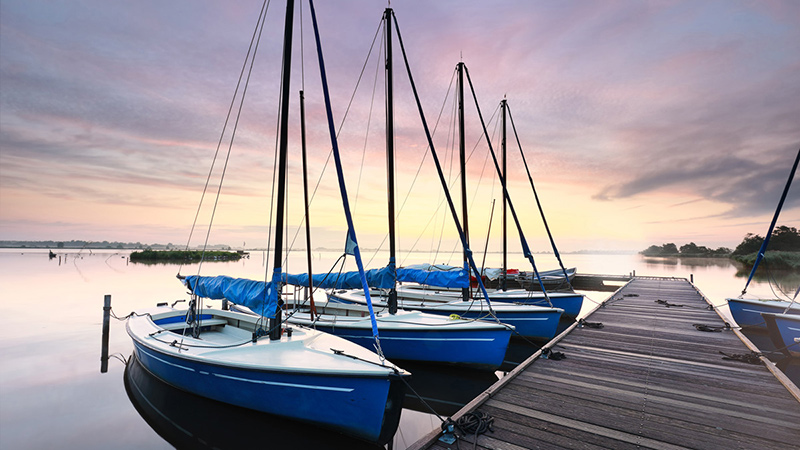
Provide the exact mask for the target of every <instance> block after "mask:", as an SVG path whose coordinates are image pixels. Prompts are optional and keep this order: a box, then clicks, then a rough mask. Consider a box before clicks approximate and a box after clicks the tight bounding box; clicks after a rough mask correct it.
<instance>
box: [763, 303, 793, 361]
mask: <svg viewBox="0 0 800 450" xmlns="http://www.w3.org/2000/svg"><path fill="white" fill-rule="evenodd" d="M761 316H762V317H763V318H764V322H765V323H766V326H767V332H768V333H769V337H770V339H771V340H772V343H773V344H775V348H777V349H779V350H780V351H782V352H783V353H784V354H785V355H787V356H800V311H798V314H769V313H761Z"/></svg>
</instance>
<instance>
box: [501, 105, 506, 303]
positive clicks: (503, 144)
mask: <svg viewBox="0 0 800 450" xmlns="http://www.w3.org/2000/svg"><path fill="white" fill-rule="evenodd" d="M506 107H507V103H506V99H503V100H502V101H501V102H500V109H502V111H503V140H502V141H501V143H500V148H501V149H502V152H503V177H505V178H506V179H508V176H507V175H506V174H507V173H508V172H507V170H506ZM506 219H507V210H506V196H505V195H503V272H502V273H501V275H500V289H501V290H503V291H505V290H506V288H507V282H506V278H508V239H507V230H508V228H506Z"/></svg>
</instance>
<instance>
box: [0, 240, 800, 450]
mask: <svg viewBox="0 0 800 450" xmlns="http://www.w3.org/2000/svg"><path fill="white" fill-rule="evenodd" d="M57 253H58V255H59V257H57V258H54V259H49V258H48V253H47V250H25V249H2V250H0V287H2V292H3V294H4V295H3V297H4V298H5V300H3V301H2V317H3V319H4V326H3V328H2V330H3V331H2V339H1V340H0V356H1V357H2V361H3V363H2V365H0V449H28V448H30V449H39V448H82V449H95V448H97V449H101V448H102V449H106V448H118V449H139V448H147V449H157V448H172V447H173V444H174V445H179V446H191V447H195V446H203V445H206V446H208V447H216V448H226V446H228V447H230V448H241V447H243V446H245V445H248V444H249V443H253V442H259V443H261V444H263V443H265V442H267V441H270V443H271V445H275V446H278V445H285V446H287V447H293V448H322V447H328V448H337V447H338V448H370V446H364V445H362V444H360V443H357V442H352V441H349V440H346V439H342V438H340V437H338V436H335V435H330V434H329V433H325V432H323V431H320V430H316V429H313V428H310V427H308V426H306V425H302V424H295V423H291V422H288V423H287V421H280V420H277V419H274V418H272V417H269V416H264V415H260V414H253V413H251V412H247V411H242V410H240V409H238V408H231V407H229V406H228V405H224V404H220V403H215V402H209V401H207V400H205V399H202V398H198V397H195V396H191V395H187V394H185V393H183V392H181V391H177V390H175V389H172V388H170V387H169V386H164V385H163V383H160V382H159V381H158V380H156V379H152V377H149V378H148V377H147V374H146V373H142V371H141V370H136V367H135V366H132V368H131V370H130V371H129V373H128V375H127V376H126V372H125V366H124V365H123V364H122V362H120V361H118V360H116V359H112V360H111V361H110V362H109V370H108V373H106V374H101V373H100V370H99V368H100V338H101V327H102V306H103V296H104V295H105V294H111V295H112V307H113V310H114V312H115V313H116V314H117V315H118V316H124V315H126V314H128V313H129V312H130V311H133V310H135V309H138V308H142V307H148V306H152V305H155V304H156V303H158V302H164V301H167V302H173V301H175V300H180V299H186V298H187V295H186V293H185V289H184V288H183V286H182V285H181V284H180V283H179V282H178V281H177V280H176V278H175V275H176V274H177V272H178V266H175V265H163V264H158V265H143V264H134V263H129V262H128V260H127V255H128V253H129V252H127V251H124V252H119V251H112V250H100V251H98V250H92V251H89V250H82V251H80V252H79V251H77V250H63V251H58V252H57ZM564 256H565V263H566V264H567V265H569V266H570V267H572V266H577V267H578V270H579V272H582V273H598V274H613V275H623V274H629V273H632V272H634V271H635V272H636V274H637V275H652V276H674V277H686V278H688V277H689V276H690V275H692V276H693V277H694V282H695V284H696V285H697V286H698V287H699V288H700V289H701V291H703V293H704V294H705V295H706V296H707V297H708V298H709V299H711V300H712V302H714V303H715V304H716V305H724V303H725V300H724V299H725V297H730V296H736V295H738V293H739V292H740V291H741V289H742V287H744V283H745V280H746V274H737V272H738V271H739V270H738V269H737V267H736V266H734V265H733V264H731V263H730V262H729V261H728V260H725V259H681V260H678V259H663V258H644V257H641V256H639V255H586V254H579V255H564ZM337 257H338V254H334V253H332V252H315V255H314V264H315V265H316V267H315V272H316V271H325V270H327V269H328V268H329V266H330V264H331V263H332V262H333V261H334V260H335V259H336V258H337ZM292 258H293V261H294V259H296V260H297V261H294V263H295V264H297V267H300V266H301V261H303V258H304V256H303V255H301V254H299V253H298V254H295V255H293V256H292ZM427 258H430V255H426V254H413V255H412V256H411V257H410V258H409V259H408V260H406V261H405V263H406V264H411V263H415V262H430V260H428V259H427ZM265 260H269V257H268V255H266V254H265V253H263V252H254V253H252V254H251V256H250V258H249V259H244V260H241V261H238V262H226V263H205V264H204V266H203V274H205V275H215V274H226V275H231V276H239V277H251V278H258V279H263V277H264V273H265V270H266V268H265V264H264V261H265ZM377 260H380V258H378V259H376V261H377ZM435 262H440V261H435ZM537 264H538V265H539V266H540V267H541V268H554V267H556V263H555V261H554V260H553V258H552V256H551V255H537ZM519 267H520V268H522V269H523V270H524V269H525V267H524V266H523V265H520V266H519ZM300 270H302V269H299V270H296V271H300ZM181 272H182V273H183V274H184V275H186V274H193V273H196V272H197V266H196V265H190V266H184V267H183V268H182V269H181ZM777 284H778V287H780V288H782V289H783V290H785V291H788V290H791V291H792V292H793V291H794V289H796V288H797V286H798V284H800V275H797V274H793V275H788V276H786V275H784V276H780V277H778V283H777ZM774 288H775V287H774V284H770V283H768V282H766V281H765V280H756V281H754V282H753V283H752V284H751V286H750V288H749V289H748V292H749V293H752V294H757V295H763V296H773V294H772V290H773V289H774ZM586 294H587V298H588V301H587V302H586V303H587V305H586V307H587V308H590V307H591V306H592V305H591V303H592V302H595V301H597V302H599V301H602V300H604V299H605V298H607V297H608V295H609V293H599V292H586ZM721 310H723V312H727V311H725V308H724V307H723V308H721ZM111 322H112V323H111V333H110V339H109V342H110V351H111V353H116V354H118V355H119V356H120V357H122V358H128V357H129V356H130V355H131V352H132V348H133V346H132V344H131V341H130V338H129V337H128V335H127V334H126V332H125V327H124V323H123V322H118V321H116V320H113V319H112V321H111ZM757 343H758V344H759V345H764V346H768V345H769V344H768V343H767V341H765V340H759V341H758V342H757ZM762 349H764V347H762ZM534 350H535V349H534V348H532V347H530V346H528V345H526V344H517V345H516V346H515V348H513V349H512V350H511V351H510V354H509V355H507V359H509V358H510V359H513V360H518V361H519V360H522V359H524V358H525V356H526V355H529V354H530V353H532V352H533V351H534ZM404 367H406V368H407V369H409V370H410V371H411V372H412V373H413V374H414V380H413V386H414V388H415V389H416V390H418V391H419V393H420V395H421V396H422V397H423V398H425V399H426V400H427V403H428V405H430V406H431V407H433V408H434V409H435V410H437V411H438V412H439V413H440V414H441V415H442V416H445V417H446V416H448V415H450V414H452V413H453V412H455V411H456V410H458V409H459V405H461V404H463V403H465V402H466V401H468V400H469V399H471V398H473V397H474V396H475V395H476V394H477V393H479V392H480V391H482V390H483V389H484V388H485V387H486V386H489V385H490V384H491V383H492V382H494V381H495V380H496V379H497V375H496V374H491V373H490V374H486V373H480V372H478V373H475V372H469V371H458V370H453V369H441V368H435V367H426V366H419V367H407V366H406V365H404ZM790 376H792V375H790ZM126 380H127V381H128V383H127V385H128V387H129V388H130V391H131V393H132V395H131V396H130V397H129V395H128V393H127V391H126ZM795 382H797V380H796V379H795ZM404 406H405V409H404V410H403V415H402V418H401V423H400V428H399V430H398V432H397V435H396V436H395V440H394V448H395V449H403V448H406V447H407V446H408V445H410V444H411V443H413V442H414V441H416V440H417V439H418V438H419V437H420V436H422V435H424V434H426V433H427V432H429V431H430V430H432V429H434V428H438V427H439V424H440V422H439V419H438V418H437V417H436V416H434V415H432V414H430V413H427V412H422V411H428V407H427V406H426V405H425V404H423V403H422V402H421V401H419V400H416V399H414V398H412V397H408V398H407V401H406V403H405V405H404ZM139 411H141V413H140V412H139ZM270 427H272V429H274V430H275V432H271V431H270ZM200 430H202V431H203V433H204V434H202V435H201V434H199V433H198V431H200ZM159 433H160V434H159ZM162 435H163V436H165V437H166V439H170V442H172V443H173V444H171V443H170V442H168V441H167V440H165V438H164V437H162ZM283 438H286V439H288V440H287V441H286V442H285V443H284V442H282V441H281V440H280V439H283Z"/></svg>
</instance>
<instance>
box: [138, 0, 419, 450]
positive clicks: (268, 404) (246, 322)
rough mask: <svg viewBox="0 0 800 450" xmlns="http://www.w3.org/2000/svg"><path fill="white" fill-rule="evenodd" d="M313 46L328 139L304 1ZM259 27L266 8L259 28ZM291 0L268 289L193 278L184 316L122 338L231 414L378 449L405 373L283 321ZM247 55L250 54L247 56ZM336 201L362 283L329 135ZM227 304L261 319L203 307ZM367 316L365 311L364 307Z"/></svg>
mask: <svg viewBox="0 0 800 450" xmlns="http://www.w3.org/2000/svg"><path fill="white" fill-rule="evenodd" d="M309 4H310V9H311V16H312V20H313V24H314V29H315V36H316V38H317V39H316V40H317V53H318V57H319V63H320V74H321V77H322V86H323V93H324V97H325V104H326V111H327V113H328V114H327V115H328V125H329V129H330V130H331V131H333V126H332V124H333V119H332V114H331V107H330V97H329V94H328V88H327V81H326V78H325V70H324V62H323V58H322V48H321V45H320V43H319V33H318V30H317V21H316V14H315V11H314V6H313V2H311V1H310V2H309ZM263 20H265V10H262V14H261V15H260V16H259V25H262V24H263ZM293 20H294V0H287V2H286V16H285V28H284V40H283V62H282V64H283V70H282V71H281V73H282V78H281V88H282V89H281V100H280V124H279V140H278V142H279V144H278V151H279V158H278V160H279V165H278V168H277V170H278V177H277V187H278V194H277V197H276V200H277V207H276V209H275V211H276V226H275V242H274V254H275V259H274V267H273V275H272V280H271V281H269V282H267V281H266V280H264V281H256V280H248V279H241V278H231V277H226V276H217V277H207V276H199V275H191V276H186V277H182V278H183V280H182V281H183V282H184V283H185V285H186V287H187V288H188V289H189V290H190V292H191V295H192V299H191V301H190V303H189V307H188V309H173V308H170V307H168V306H166V305H164V306H159V307H156V308H154V309H150V310H145V311H140V312H138V313H135V314H132V315H131V317H130V318H129V319H128V321H127V325H126V328H127V331H128V334H129V335H130V336H131V338H132V340H133V344H134V355H135V357H136V359H137V360H138V361H139V362H140V363H141V364H142V366H143V367H144V368H145V369H147V370H148V371H149V372H150V373H152V374H153V375H155V376H156V377H158V378H159V379H161V380H163V381H164V382H166V383H168V384H171V385H173V386H175V387H177V388H180V389H183V390H186V391H188V392H191V393H194V394H197V395H200V396H203V397H207V398H210V399H213V400H218V401H221V402H225V403H229V404H232V405H235V406H240V407H244V408H249V409H253V410H256V411H261V412H266V413H271V414H275V415H279V416H283V417H287V418H290V419H295V420H300V421H304V422H308V423H312V424H314V425H318V426H321V427H324V428H328V429H332V430H335V431H337V432H341V433H344V434H347V435H350V436H354V437H357V438H360V439H363V440H366V441H370V442H376V443H379V444H381V445H382V444H384V443H386V442H388V441H389V439H390V438H391V437H392V436H393V435H394V433H395V431H396V429H397V425H398V423H399V418H400V411H401V405H402V399H403V395H404V391H405V380H404V378H406V377H408V376H410V374H409V373H408V372H406V371H404V370H402V369H400V368H399V367H397V366H395V365H393V364H392V363H390V362H389V361H387V360H386V359H385V357H384V356H383V355H381V354H380V341H379V336H378V332H377V328H376V327H375V326H374V321H373V337H374V338H375V348H376V349H377V350H378V354H376V353H374V352H372V351H370V350H367V349H365V348H363V347H361V346H359V345H356V344H354V343H352V342H349V341H347V340H345V339H342V338H340V337H337V336H333V335H330V334H327V333H324V332H322V331H319V330H314V329H310V328H305V327H299V326H296V327H285V326H284V324H283V321H282V320H281V309H280V307H279V300H278V298H279V295H280V292H281V291H282V284H283V282H282V277H283V270H282V259H283V226H284V225H283V221H284V217H283V214H284V201H285V197H286V191H285V186H286V171H287V153H288V151H287V147H288V145H287V144H288V112H289V87H290V72H291V54H292V28H293ZM248 57H249V53H248ZM331 140H332V146H333V149H334V161H335V162H336V167H337V174H338V175H339V185H340V193H341V197H342V202H343V206H344V212H345V216H346V218H347V219H348V220H347V221H348V234H347V235H348V241H349V242H351V243H352V246H353V251H354V254H355V255H356V261H357V262H358V263H359V271H360V272H361V278H362V280H364V286H366V282H365V279H364V273H363V266H362V265H361V264H360V261H361V259H360V252H359V248H358V244H357V240H356V235H355V229H354V227H353V223H352V219H351V217H350V212H349V204H348V202H347V193H346V190H345V189H344V181H343V178H342V171H341V160H340V158H339V152H338V146H337V144H336V137H335V133H331ZM203 298H209V299H225V300H229V301H232V302H235V303H237V304H242V305H245V306H247V307H249V308H251V309H253V310H254V311H257V312H259V316H253V315H249V314H243V313H238V312H233V311H225V310H221V309H213V308H204V307H203V306H202V303H201V299H203ZM370 312H371V306H370Z"/></svg>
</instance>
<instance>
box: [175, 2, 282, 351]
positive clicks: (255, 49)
mask: <svg viewBox="0 0 800 450" xmlns="http://www.w3.org/2000/svg"><path fill="white" fill-rule="evenodd" d="M268 10H269V2H268V3H267V8H265V9H264V14H263V16H262V18H261V19H262V20H261V27H257V28H258V37H257V38H256V39H255V47H253V53H252V57H251V58H250V67H249V69H248V71H247V77H246V78H245V82H244V87H243V88H242V96H241V98H240V100H239V108H238V110H237V112H236V119H235V120H234V123H233V129H232V130H231V137H230V142H229V144H228V151H227V152H226V155H225V163H224V164H223V166H222V173H221V174H220V177H219V186H217V194H216V196H215V198H214V205H213V207H212V208H211V217H210V218H209V221H208V229H207V231H206V238H205V241H204V242H203V255H202V257H201V259H200V263H199V264H198V265H197V275H198V276H199V275H200V270H201V269H202V267H203V260H204V259H205V252H206V249H207V248H208V240H209V239H210V237H211V228H212V226H213V224H214V218H215V217H216V214H217V206H218V205H219V199H220V196H221V193H222V184H223V182H224V180H225V174H226V173H227V170H228V162H229V161H230V157H231V153H232V151H233V143H234V141H235V139H236V131H237V130H238V129H239V120H240V119H241V117H242V109H243V107H244V101H245V98H246V97H247V88H248V86H249V85H250V77H251V76H252V73H253V66H254V65H255V61H256V54H257V53H258V46H259V44H260V42H261V36H262V33H263V30H264V24H265V23H266V15H267V11H268ZM248 53H249V51H248ZM190 305H192V306H194V308H196V314H198V315H199V314H202V312H203V302H202V301H197V302H194V303H190ZM192 311H193V312H194V310H192ZM192 333H193V334H194V335H196V334H199V333H200V328H199V322H196V323H195V325H194V327H193V332H192Z"/></svg>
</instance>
